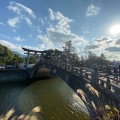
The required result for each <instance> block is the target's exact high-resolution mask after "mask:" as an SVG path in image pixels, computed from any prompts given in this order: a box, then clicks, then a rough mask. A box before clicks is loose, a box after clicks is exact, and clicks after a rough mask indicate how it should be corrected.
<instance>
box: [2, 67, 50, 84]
mask: <svg viewBox="0 0 120 120" xmlns="http://www.w3.org/2000/svg"><path fill="white" fill-rule="evenodd" d="M48 77H50V70H48V69H46V68H42V69H38V70H37V71H36V72H35V73H34V76H33V79H43V78H48ZM19 81H32V79H31V78H30V76H29V74H28V72H27V70H21V69H20V70H14V69H13V70H0V83H5V82H19Z"/></svg>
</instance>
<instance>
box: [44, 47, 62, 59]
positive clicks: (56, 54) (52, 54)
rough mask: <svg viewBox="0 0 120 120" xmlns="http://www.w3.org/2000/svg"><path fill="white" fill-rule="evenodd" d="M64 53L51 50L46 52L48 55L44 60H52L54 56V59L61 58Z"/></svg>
mask: <svg viewBox="0 0 120 120" xmlns="http://www.w3.org/2000/svg"><path fill="white" fill-rule="evenodd" d="M61 54H62V52H61V51H59V50H58V49H55V50H54V49H49V50H46V54H45V55H44V58H45V59H50V58H52V57H53V56H54V57H59V56H61Z"/></svg>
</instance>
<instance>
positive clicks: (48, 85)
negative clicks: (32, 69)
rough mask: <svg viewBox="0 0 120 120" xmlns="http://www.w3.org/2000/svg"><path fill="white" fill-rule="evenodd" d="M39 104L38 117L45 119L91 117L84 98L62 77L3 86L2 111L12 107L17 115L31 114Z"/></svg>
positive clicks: (0, 112)
mask: <svg viewBox="0 0 120 120" xmlns="http://www.w3.org/2000/svg"><path fill="white" fill-rule="evenodd" d="M36 106H41V107H42V114H41V115H40V116H39V117H40V118H43V119H44V120H52V119H54V120H88V111H87V109H86V107H85V106H84V104H83V102H82V101H81V99H80V98H79V97H78V96H77V95H76V94H75V93H74V91H73V90H72V89H71V88H70V87H69V86H68V85H67V84H66V83H65V82H64V81H63V80H61V79H60V78H59V77H56V78H52V79H48V80H40V81H36V82H34V83H32V84H26V83H21V84H20V83H19V84H4V85H1V86H0V108H1V109H0V114H3V113H5V112H6V111H8V110H9V109H11V108H13V107H14V108H15V109H16V111H17V113H18V114H19V113H20V114H21V113H26V114H28V113H29V112H30V111H31V110H32V109H33V108H34V107H36ZM41 116H42V117H41Z"/></svg>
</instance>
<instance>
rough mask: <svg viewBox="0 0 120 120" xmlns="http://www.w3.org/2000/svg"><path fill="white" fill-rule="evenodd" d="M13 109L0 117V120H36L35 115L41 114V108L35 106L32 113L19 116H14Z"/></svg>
mask: <svg viewBox="0 0 120 120" xmlns="http://www.w3.org/2000/svg"><path fill="white" fill-rule="evenodd" d="M14 113H15V109H14V108H12V109H11V110H9V111H8V112H7V113H6V114H5V115H3V116H0V120H38V117H37V113H41V107H40V106H37V107H35V108H33V109H32V111H31V112H30V113H29V114H28V115H25V114H22V115H20V116H15V115H14Z"/></svg>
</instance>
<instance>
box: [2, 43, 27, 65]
mask: <svg viewBox="0 0 120 120" xmlns="http://www.w3.org/2000/svg"><path fill="white" fill-rule="evenodd" d="M24 61H25V60H24V58H22V57H20V56H19V55H18V54H14V53H12V51H11V50H10V49H8V48H7V47H5V46H3V45H1V44H0V64H12V63H16V62H24Z"/></svg>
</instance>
